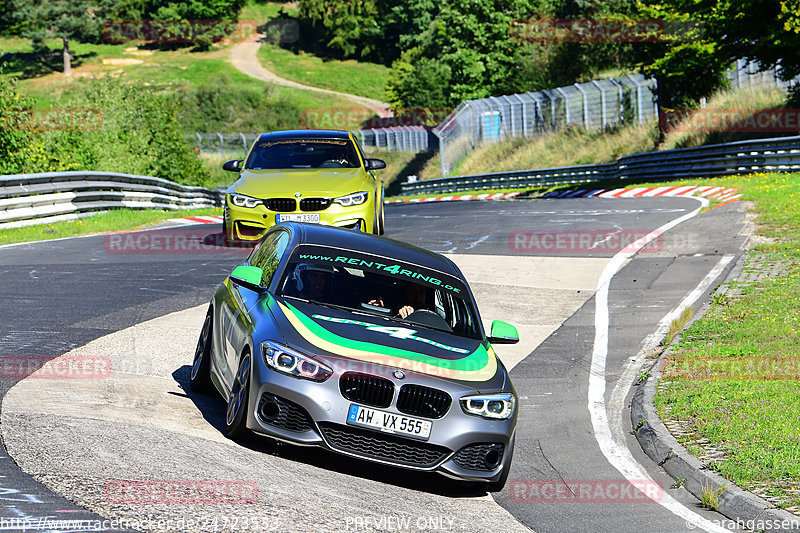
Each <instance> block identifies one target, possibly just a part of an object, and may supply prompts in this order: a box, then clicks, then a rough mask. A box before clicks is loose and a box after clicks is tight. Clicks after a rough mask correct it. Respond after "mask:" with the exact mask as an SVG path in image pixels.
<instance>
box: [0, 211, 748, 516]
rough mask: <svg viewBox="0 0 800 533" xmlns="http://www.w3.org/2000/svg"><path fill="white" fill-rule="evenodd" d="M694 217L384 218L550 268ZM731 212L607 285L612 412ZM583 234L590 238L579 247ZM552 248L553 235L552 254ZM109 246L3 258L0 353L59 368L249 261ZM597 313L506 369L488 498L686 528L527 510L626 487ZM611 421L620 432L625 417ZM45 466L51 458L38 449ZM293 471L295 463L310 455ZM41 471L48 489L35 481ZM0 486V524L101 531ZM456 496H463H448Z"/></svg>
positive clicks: (49, 500) (420, 239)
mask: <svg viewBox="0 0 800 533" xmlns="http://www.w3.org/2000/svg"><path fill="white" fill-rule="evenodd" d="M697 207H698V202H697V201H696V200H692V199H680V198H653V199H630V200H627V199H616V200H601V199H575V200H542V201H533V202H519V201H516V202H475V203H470V204H467V205H464V204H460V203H455V202H453V203H440V204H422V205H402V206H387V221H388V236H390V237H393V238H397V239H401V240H404V241H407V242H411V243H413V244H418V245H420V246H423V247H426V248H428V249H432V250H435V251H439V252H450V253H459V254H474V255H487V256H494V257H496V256H508V257H514V258H519V256H521V255H522V256H526V257H531V258H536V257H538V256H541V257H553V256H554V255H555V256H558V257H560V258H566V259H569V258H575V260H576V262H577V261H578V260H580V259H582V258H587V257H597V258H611V257H612V256H614V255H615V254H616V252H618V251H619V247H616V248H615V247H614V246H612V245H611V243H612V241H613V238H612V239H607V240H606V241H605V242H606V243H607V244H608V246H596V245H595V246H590V247H587V246H584V243H586V242H591V243H592V244H596V243H597V242H602V240H603V239H602V238H601V239H598V237H597V231H598V230H607V233H606V234H605V236H606V237H608V236H609V235H617V237H620V236H626V235H631V236H634V237H636V236H640V235H641V234H643V233H648V232H650V231H652V230H653V229H655V228H658V227H660V226H662V225H663V224H665V223H667V222H669V221H671V220H674V219H676V218H678V217H680V216H683V215H685V214H687V213H689V212H691V211H693V210H695V209H696V208H697ZM741 215H742V213H741V210H740V208H739V207H738V205H736V204H734V205H731V206H725V207H722V208H719V209H716V210H712V211H710V212H708V213H705V214H702V215H699V216H698V217H696V218H692V219H689V220H688V221H686V222H684V223H682V224H680V225H679V226H678V227H676V228H674V229H672V230H671V231H669V232H667V233H666V234H665V235H664V236H663V237H662V238H661V239H660V241H659V240H657V241H656V243H655V244H654V245H653V246H651V247H649V249H646V250H644V251H643V252H642V253H640V254H639V255H637V256H636V257H635V258H633V260H632V261H630V262H629V263H627V264H626V265H625V266H624V267H623V268H622V270H620V271H619V273H617V274H616V275H615V276H614V277H613V279H612V281H611V284H610V287H609V297H608V309H609V324H610V327H609V338H608V360H607V363H606V374H605V375H606V380H607V388H606V398H607V399H610V397H611V394H612V391H613V389H614V384H615V383H616V380H617V379H618V378H619V376H620V375H621V374H622V370H623V368H624V365H625V364H626V363H627V362H628V360H629V359H630V358H631V357H633V356H635V355H636V354H637V353H638V351H639V349H640V347H641V344H642V341H643V339H645V338H646V337H647V336H648V335H649V334H650V333H652V332H653V331H654V330H655V329H656V325H657V324H658V322H659V320H661V319H662V318H663V317H664V315H665V314H666V313H667V312H669V311H670V310H671V309H673V308H674V307H675V306H676V305H677V304H678V303H679V302H680V301H681V300H682V299H683V298H684V297H685V296H686V294H687V293H688V292H689V291H691V290H692V289H693V288H695V287H696V286H697V284H698V283H699V282H700V281H701V280H703V279H704V277H705V276H706V275H707V274H708V272H709V271H710V270H711V269H712V268H714V266H715V265H717V264H718V263H719V260H720V258H721V257H724V256H736V255H737V254H739V253H740V249H741V245H742V243H743V242H744V238H743V237H742V236H740V235H739V234H738V233H739V229H740V226H739V225H740V219H741ZM193 230H196V228H193ZM164 231H174V232H178V231H188V230H186V228H182V229H177V228H176V229H173V230H164ZM202 231H205V232H206V233H208V234H209V235H211V234H213V233H214V231H218V230H215V228H214V227H213V226H212V227H210V228H208V227H206V228H203V230H202ZM584 234H589V235H590V236H591V240H588V241H587V240H584V241H581V236H582V235H584ZM558 235H561V236H562V237H563V238H562V239H561V241H560V244H559V241H558V240H557V239H556V237H557V236H558ZM601 237H602V235H601ZM109 239H110V238H109V237H108V236H105V237H104V236H94V237H85V238H79V239H69V240H63V241H51V242H46V243H36V244H31V245H21V246H12V247H5V248H0V284H2V286H3V293H4V298H3V303H4V304H5V305H4V306H3V308H2V311H0V317H1V318H2V320H0V354H2V355H3V356H4V357H13V356H43V357H55V356H58V355H60V354H63V353H65V352H67V351H69V350H70V349H72V348H75V347H78V346H81V345H84V344H86V343H88V342H90V341H92V340H94V339H97V338H99V337H102V336H105V335H108V334H111V333H113V332H116V331H118V330H120V329H124V328H127V327H131V326H134V325H135V324H139V323H141V322H143V321H146V320H149V319H153V318H156V317H160V316H163V315H165V314H168V313H171V312H176V311H180V310H183V309H187V308H190V307H193V306H197V305H201V304H204V303H207V301H208V300H209V298H210V295H211V293H212V292H213V290H214V289H215V287H216V286H217V285H218V283H219V282H220V281H221V280H222V279H223V278H224V277H225V276H226V275H227V274H228V273H229V272H230V270H231V269H232V267H233V266H235V265H236V264H237V263H238V262H239V261H240V260H241V259H242V258H243V255H244V252H243V251H238V250H228V251H227V252H228V253H203V254H180V255H170V254H141V253H133V254H120V253H110V252H109V243H110V241H109ZM570 239H572V240H570ZM576 239H577V240H576ZM554 243H555V244H554ZM219 251H221V250H214V252H219ZM484 274H487V273H484ZM488 274H491V273H488ZM722 275H724V273H723V274H722ZM722 275H721V276H720V279H716V280H714V281H715V283H718V282H719V281H721V277H722ZM711 286H712V287H713V284H712V285H711ZM595 304H596V302H595V298H594V297H592V298H590V299H589V300H588V301H586V303H584V304H583V305H582V306H581V307H580V309H579V310H578V311H577V312H576V313H574V314H573V315H572V316H571V317H570V318H569V319H568V320H567V321H566V322H565V323H564V324H563V325H562V326H561V327H560V328H558V330H557V331H555V333H553V334H552V335H550V336H549V337H547V338H546V339H545V340H544V342H543V343H542V344H540V345H539V346H538V347H537V348H536V350H535V351H534V352H533V353H532V354H531V355H530V356H528V357H527V358H525V359H524V360H523V361H522V362H521V363H519V364H518V365H517V366H516V367H515V368H514V370H513V371H512V379H513V380H514V383H515V385H516V387H517V391H518V393H519V395H520V398H521V410H520V424H519V426H518V434H517V442H516V450H515V460H514V466H513V468H512V472H511V476H510V479H509V485H508V486H507V488H508V490H506V491H504V492H503V493H500V494H497V495H495V499H496V500H497V501H498V502H499V503H500V504H501V505H502V506H503V507H505V508H506V509H507V510H508V511H510V512H511V513H512V514H513V516H514V517H516V518H517V519H518V520H519V521H520V522H522V523H523V524H525V525H527V526H528V527H530V528H532V529H534V530H536V531H567V530H578V529H580V530H593V531H641V530H649V531H653V532H658V531H684V530H687V529H693V528H690V527H688V528H687V525H686V521H685V520H684V519H683V518H681V517H679V516H676V515H675V514H673V513H672V512H671V511H669V510H667V509H666V508H664V507H663V506H661V505H659V504H658V503H654V502H652V501H649V500H648V501H644V502H641V501H634V502H626V503H619V502H617V501H606V500H603V499H602V498H599V497H595V498H594V499H592V498H589V501H588V502H576V501H571V500H569V499H568V498H567V501H552V500H551V501H546V502H542V501H534V500H535V498H533V492H532V491H531V490H532V488H533V487H538V488H544V487H546V486H549V485H548V483H550V484H552V483H556V484H557V482H558V481H560V482H561V483H562V484H563V486H564V487H568V488H569V487H570V484H572V489H574V487H575V486H576V485H575V483H576V482H584V483H587V482H588V483H593V484H594V485H592V486H593V487H595V489H596V487H598V486H601V487H604V488H605V489H606V492H604V495H605V496H609V495H610V494H611V493H609V492H608V491H607V489H608V487H609V486H614V485H615V484H616V486H617V487H622V486H623V485H624V483H625V482H623V476H622V474H621V473H620V472H619V471H617V470H616V469H615V468H614V467H612V466H611V464H610V463H609V461H608V460H607V458H606V457H604V456H603V454H601V452H600V449H599V446H598V442H597V440H596V438H595V436H596V432H595V431H594V429H593V423H592V420H591V419H590V412H589V410H588V408H587V386H588V379H589V373H590V367H591V362H592V351H593V341H594V329H595V311H596V305H595ZM532 312H535V309H534V310H532ZM493 318H503V317H493ZM3 377H4V379H3V380H2V393H3V394H5V392H6V391H7V390H8V389H9V388H10V387H11V386H13V385H14V383H15V382H16V380H15V379H13V377H9V376H8V375H7V374H4V375H3ZM626 414H627V413H624V415H626ZM620 418H621V419H622V421H623V422H622V423H623V424H624V423H625V422H624V421H625V420H626V418H625V416H622V417H620ZM628 425H629V424H628ZM626 434H627V432H626ZM626 444H627V448H628V449H629V450H630V452H631V453H632V454H633V456H634V458H635V459H637V460H638V461H639V463H640V464H642V465H644V467H645V469H646V472H647V474H649V475H650V476H652V477H653V479H654V480H655V481H657V482H659V483H660V484H661V485H662V486H663V487H664V488H665V489H664V490H665V492H666V493H668V494H669V495H670V496H672V497H674V498H676V499H677V500H679V501H680V502H682V503H683V504H684V505H685V507H687V508H689V509H691V510H692V511H693V512H695V513H700V514H702V515H703V516H705V517H707V518H710V519H719V518H721V517H719V516H717V515H715V514H714V513H710V512H706V511H702V510H700V506H699V504H698V503H697V502H696V500H694V499H693V498H692V497H690V496H688V495H687V494H686V493H685V492H684V491H682V490H671V489H669V488H667V487H669V485H670V483H671V480H670V479H669V478H667V477H666V476H663V475H662V474H661V473H660V471H659V470H660V469H659V468H658V467H657V466H655V465H653V464H652V463H651V462H650V461H649V460H648V459H647V458H646V457H644V456H643V454H642V453H641V451H640V449H639V447H638V444H637V443H636V442H635V440H634V439H633V437H632V436H630V435H628V436H627V442H626ZM4 451H5V450H2V452H4ZM41 453H42V454H47V453H48V450H47V448H46V446H45V447H43V449H42V450H41ZM3 455H5V454H4V453H3ZM291 455H292V454H291V453H289V456H291ZM301 455H302V454H301ZM300 460H301V461H302V460H305V455H303V456H302V457H301V458H300ZM37 474H39V476H40V478H42V479H46V475H47V473H46V472H38V473H37ZM0 475H2V476H3V477H2V478H0V500H2V503H0V506H2V507H3V508H4V512H2V514H0V520H2V519H10V518H14V517H19V518H29V519H32V520H34V521H35V520H39V519H42V518H51V519H75V518H84V519H90V518H97V515H93V514H92V513H90V512H88V511H86V510H84V509H81V508H78V507H76V506H75V505H74V504H71V503H70V502H68V501H66V500H64V499H62V498H60V497H59V496H56V495H55V494H53V493H51V492H50V491H49V490H47V489H46V488H45V487H43V486H42V485H40V484H39V483H37V482H36V481H34V480H33V479H31V477H29V476H28V475H27V474H25V473H23V472H21V471H20V470H19V468H17V467H16V465H15V464H14V462H13V461H12V460H11V459H9V458H8V457H3V462H2V464H0ZM356 475H360V476H370V475H375V472H374V468H372V467H368V466H367V467H363V466H362V468H360V469H359V471H358V472H356ZM378 477H380V478H381V479H382V480H383V481H384V482H385V483H392V482H395V483H398V481H396V480H395V481H393V480H392V478H391V476H385V475H383V476H382V475H381V474H378ZM411 477H413V476H411ZM399 483H400V484H401V485H404V486H409V487H411V488H414V489H418V490H423V491H424V490H431V491H432V492H437V493H441V492H446V491H447V490H448V487H449V485H448V484H447V482H446V481H441V480H438V478H437V479H436V480H431V479H428V478H425V479H424V480H414V479H411V480H409V479H403V480H402V481H399ZM577 486H579V485H577ZM431 487H432V488H431ZM572 489H570V490H572ZM559 494H563V491H561V492H560V493H559ZM453 496H454V497H456V498H458V497H470V496H471V494H470V493H469V492H466V493H465V492H462V491H459V490H455V491H454V492H453ZM472 496H474V494H472ZM573 499H574V498H573ZM33 523H36V522H33ZM0 529H3V523H2V522H1V521H0ZM6 530H15V529H13V528H9V527H6ZM39 530H46V529H45V528H44V527H39ZM61 530H63V529H61Z"/></svg>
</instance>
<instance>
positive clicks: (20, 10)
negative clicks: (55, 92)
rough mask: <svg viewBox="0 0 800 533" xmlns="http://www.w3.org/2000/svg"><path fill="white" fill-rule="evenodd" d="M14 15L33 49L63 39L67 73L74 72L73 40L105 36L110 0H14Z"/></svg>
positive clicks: (65, 72)
mask: <svg viewBox="0 0 800 533" xmlns="http://www.w3.org/2000/svg"><path fill="white" fill-rule="evenodd" d="M12 6H13V7H12V14H13V18H14V20H15V21H16V22H17V25H18V28H19V29H20V34H21V36H22V37H26V38H29V39H31V40H32V41H33V43H34V48H40V49H41V48H42V47H44V41H45V40H46V39H61V42H62V51H61V54H62V57H63V60H64V75H69V74H70V73H71V71H72V56H71V55H70V51H69V42H70V40H71V39H78V40H82V41H89V42H91V41H96V40H98V39H99V38H100V36H101V35H102V30H103V24H104V23H105V17H104V16H105V13H106V11H107V10H108V9H110V8H111V7H112V3H111V0H14V1H13V4H12Z"/></svg>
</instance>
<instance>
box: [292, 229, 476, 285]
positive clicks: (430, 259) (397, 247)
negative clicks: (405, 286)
mask: <svg viewBox="0 0 800 533" xmlns="http://www.w3.org/2000/svg"><path fill="white" fill-rule="evenodd" d="M279 226H285V227H287V228H289V229H291V230H292V232H293V233H295V234H296V235H297V236H298V237H299V239H298V240H297V243H298V244H314V245H322V246H330V247H333V248H338V249H341V250H353V251H355V252H361V253H367V254H371V255H377V256H381V257H387V258H394V259H397V260H399V261H403V262H405V263H411V264H413V265H419V266H422V267H425V268H430V269H433V270H438V271H439V272H444V273H445V274H450V275H451V276H455V277H457V278H459V279H462V274H461V273H460V272H459V270H458V269H457V268H456V266H455V264H453V262H452V261H450V259H448V258H447V257H445V256H443V255H440V254H437V253H435V252H431V251H429V250H425V249H424V248H420V247H419V246H414V245H413V244H408V243H405V242H401V241H396V240H394V239H389V238H387V237H378V236H377V235H373V234H371V233H364V232H361V231H354V230H350V229H344V228H337V227H333V226H324V225H322V224H301V223H298V222H284V223H282V224H279Z"/></svg>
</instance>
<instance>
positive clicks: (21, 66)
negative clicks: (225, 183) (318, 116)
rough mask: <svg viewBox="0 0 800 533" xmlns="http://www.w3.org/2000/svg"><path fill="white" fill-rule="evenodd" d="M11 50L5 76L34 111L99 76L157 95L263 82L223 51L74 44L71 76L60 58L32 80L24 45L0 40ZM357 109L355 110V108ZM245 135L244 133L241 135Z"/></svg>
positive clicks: (308, 99)
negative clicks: (215, 82) (216, 82)
mask: <svg viewBox="0 0 800 533" xmlns="http://www.w3.org/2000/svg"><path fill="white" fill-rule="evenodd" d="M48 44H49V46H50V48H51V49H52V50H54V51H55V50H57V49H59V48H58V46H59V44H58V42H57V41H52V42H50V43H48ZM9 48H10V49H11V50H12V51H13V52H21V53H25V54H28V55H25V56H24V57H22V58H18V57H17V56H14V58H15V59H13V60H12V61H11V62H10V63H7V71H6V72H5V73H4V75H6V76H20V77H22V79H20V83H19V87H20V90H21V91H22V92H23V93H25V94H26V95H28V96H32V97H33V98H35V100H36V104H37V106H42V107H52V106H53V105H54V104H55V102H56V101H57V100H58V97H59V96H60V95H61V94H62V93H63V92H64V91H72V90H80V81H81V78H83V77H98V76H103V75H109V76H117V77H120V78H121V79H122V80H130V81H141V82H144V83H146V84H149V85H152V86H156V87H158V88H159V89H163V90H179V89H182V88H189V87H198V86H200V85H202V84H204V83H207V82H208V81H209V80H210V79H214V78H216V77H218V76H219V75H220V74H223V73H225V74H227V76H228V77H229V78H230V82H231V83H232V84H235V85H237V86H241V87H250V88H255V89H264V88H265V87H268V85H267V84H266V83H264V82H263V81H260V80H256V79H253V78H250V77H249V76H246V75H244V74H242V73H241V72H239V71H238V70H236V69H235V68H233V66H232V65H231V64H230V63H229V62H228V57H229V55H230V47H229V46H221V47H214V48H212V50H210V51H208V52H193V51H191V49H189V48H181V49H177V50H142V49H140V48H138V47H136V46H135V45H133V44H120V45H116V44H101V45H94V44H84V43H78V42H74V43H73V44H72V45H71V49H72V51H73V52H74V53H76V54H77V55H78V56H79V58H80V59H79V61H77V62H76V64H75V66H74V67H73V75H72V76H71V77H65V76H63V75H62V74H61V72H60V69H61V64H60V59H59V61H58V62H56V63H53V62H52V61H51V62H48V63H47V65H50V66H52V67H54V68H45V67H47V65H45V67H43V68H44V70H43V71H42V72H39V74H37V75H35V76H28V77H25V72H26V69H28V70H29V69H30V67H31V65H32V64H35V63H38V60H36V59H35V58H33V57H32V56H31V55H29V53H30V52H31V51H32V48H31V46H30V42H29V41H24V40H21V39H8V38H0V50H4V51H6V50H7V49H9ZM120 60H123V61H131V60H132V61H136V62H137V63H136V64H113V63H114V62H119V61H120ZM269 87H270V91H272V94H273V96H274V97H275V98H276V99H281V100H284V101H286V102H288V103H290V104H293V105H294V106H295V107H297V108H299V109H322V108H324V109H330V108H353V107H354V104H353V103H352V102H350V101H349V100H347V99H345V98H341V97H338V96H334V95H327V94H322V93H318V92H314V91H307V90H299V89H290V88H288V87H280V86H269ZM356 107H357V106H356ZM301 120H302V116H301V114H298V116H297V121H296V127H300V126H301ZM246 133H249V132H246Z"/></svg>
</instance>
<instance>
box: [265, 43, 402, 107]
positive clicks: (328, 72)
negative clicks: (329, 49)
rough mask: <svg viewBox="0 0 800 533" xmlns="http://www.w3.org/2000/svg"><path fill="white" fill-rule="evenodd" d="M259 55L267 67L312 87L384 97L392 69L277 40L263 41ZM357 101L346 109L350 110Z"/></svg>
mask: <svg viewBox="0 0 800 533" xmlns="http://www.w3.org/2000/svg"><path fill="white" fill-rule="evenodd" d="M258 59H259V61H260V62H261V64H262V65H263V66H264V68H266V69H268V70H271V71H272V72H274V73H275V74H277V75H278V76H280V77H281V78H285V79H287V80H292V81H296V82H298V83H302V84H304V85H310V86H312V87H320V88H322V89H329V90H331V91H338V92H342V93H348V94H355V95H358V96H366V97H367V98H374V99H375V100H379V101H383V100H384V98H385V95H384V92H383V88H384V86H385V85H386V81H387V80H388V79H389V73H390V72H391V69H390V68H389V67H386V66H384V65H379V64H377V63H366V62H363V61H355V60H353V59H348V60H338V59H323V58H321V57H317V56H315V55H311V54H307V53H304V52H302V51H298V52H293V51H291V50H287V49H285V48H281V47H280V46H278V45H275V44H262V45H261V47H260V48H259V49H258ZM354 106H355V107H356V108H358V107H359V106H357V105H355V104H352V103H351V104H349V105H347V106H345V108H344V109H347V110H350V109H352V108H353V107H354Z"/></svg>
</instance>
